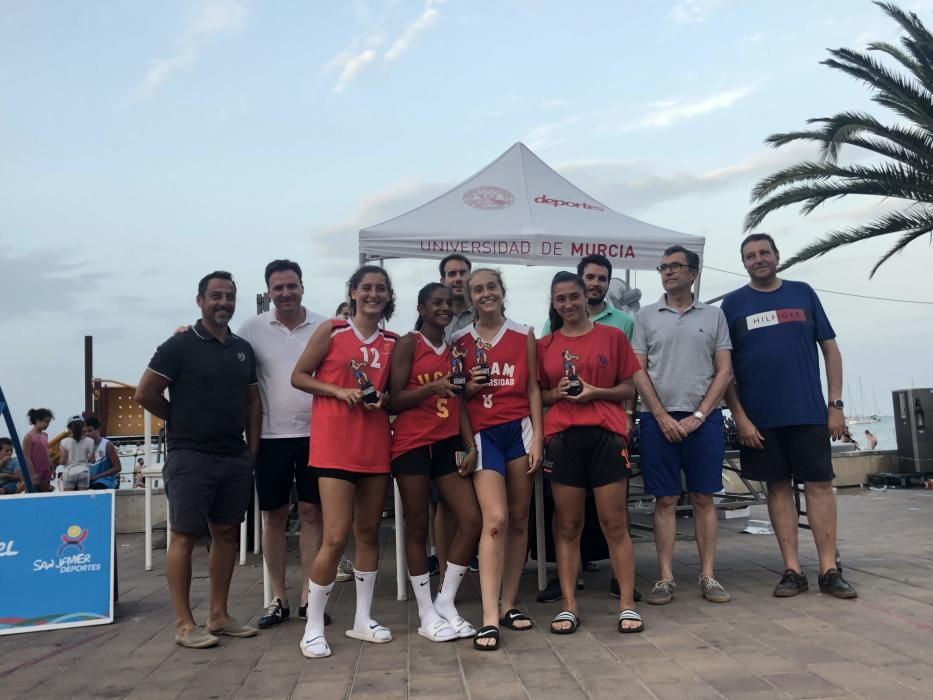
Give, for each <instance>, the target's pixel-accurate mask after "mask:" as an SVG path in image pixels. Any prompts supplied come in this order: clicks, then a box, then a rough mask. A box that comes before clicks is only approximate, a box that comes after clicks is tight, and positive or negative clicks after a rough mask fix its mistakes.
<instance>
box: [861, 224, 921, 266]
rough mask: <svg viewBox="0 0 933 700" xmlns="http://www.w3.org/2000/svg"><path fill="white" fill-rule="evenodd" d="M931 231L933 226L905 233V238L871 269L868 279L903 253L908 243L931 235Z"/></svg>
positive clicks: (901, 238) (899, 240)
mask: <svg viewBox="0 0 933 700" xmlns="http://www.w3.org/2000/svg"><path fill="white" fill-rule="evenodd" d="M931 231H933V225H931V226H927V227H925V228H922V229H918V230H916V231H910V232H909V233H905V234H904V235H903V236H901V237H900V238H899V239H897V243H895V244H894V245H893V246H892V247H891V249H890V250H889V251H888V252H887V253H885V254H884V255H882V256H881V259H879V260H878V262H876V263H875V266H874V267H873V268H871V272H869V273H868V278H869V279H871V278H872V277H874V276H875V273H876V272H878V268H879V267H881V266H882V265H884V263H886V262H887V261H888V260H890V259H891V257H892V256H893V255H894V254H895V253H900V252H901V251H903V250H904V248H906V247H907V244H908V243H910V242H912V241H914V240H916V239H917V238H920V236H923V235H925V234H927V233H930V232H931Z"/></svg>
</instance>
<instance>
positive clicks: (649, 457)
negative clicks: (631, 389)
mask: <svg viewBox="0 0 933 700" xmlns="http://www.w3.org/2000/svg"><path fill="white" fill-rule="evenodd" d="M658 272H659V273H661V283H662V285H663V286H664V295H663V296H662V297H661V299H660V300H659V301H657V302H656V303H654V304H650V305H648V306H646V307H645V308H643V309H642V310H641V311H639V312H638V314H637V315H636V316H635V335H634V337H633V338H632V349H633V350H634V351H635V356H636V357H637V358H638V360H639V362H641V366H642V371H640V372H638V373H636V374H635V386H636V387H638V393H639V394H640V395H641V398H642V402H643V403H644V404H645V407H646V408H647V409H648V410H647V411H645V412H643V413H642V414H641V418H640V438H641V467H642V474H643V476H644V479H645V492H646V493H650V494H651V495H652V496H654V497H655V510H654V541H655V548H656V549H657V552H658V568H659V570H660V576H659V578H658V581H657V582H656V583H655V584H654V587H653V588H652V589H651V592H650V593H649V594H648V595H647V596H646V598H645V599H646V600H647V602H649V603H652V604H654V605H663V604H664V603H669V602H670V601H671V599H672V598H673V597H674V590H675V589H676V587H677V584H676V583H675V582H674V570H673V560H674V534H675V531H676V524H675V507H676V506H677V501H678V499H679V498H680V483H681V481H680V479H681V477H680V474H681V471H683V473H684V475H685V478H686V484H687V492H688V494H689V495H690V502H691V503H692V504H693V525H694V529H695V531H696V541H697V550H698V552H699V555H700V579H699V585H700V591H701V594H702V595H703V597H704V598H706V599H707V600H709V601H710V602H714V603H726V602H728V601H729V594H728V593H727V592H726V590H725V588H723V586H722V584H720V583H719V581H717V580H716V578H715V576H714V573H715V572H714V570H713V566H714V561H715V557H716V534H717V522H716V511H715V509H714V507H713V494H714V493H717V492H718V491H720V490H722V460H723V457H724V455H725V439H724V436H723V431H722V411H721V410H720V409H719V404H720V402H721V400H722V397H723V394H724V393H725V391H726V385H727V384H728V383H729V382H730V381H731V380H732V353H731V350H732V341H731V340H730V339H729V327H728V324H727V323H726V317H725V316H724V315H723V313H722V311H720V310H719V309H718V308H716V307H715V306H709V305H708V304H703V303H702V302H700V301H699V299H696V298H695V297H694V295H693V293H692V291H691V290H692V287H693V283H694V281H695V280H696V278H697V275H698V274H699V272H700V256H699V255H697V254H696V253H694V252H692V251H689V250H687V249H686V248H683V247H682V246H671V247H670V248H668V249H667V250H665V251H664V256H663V257H662V258H661V264H660V265H658Z"/></svg>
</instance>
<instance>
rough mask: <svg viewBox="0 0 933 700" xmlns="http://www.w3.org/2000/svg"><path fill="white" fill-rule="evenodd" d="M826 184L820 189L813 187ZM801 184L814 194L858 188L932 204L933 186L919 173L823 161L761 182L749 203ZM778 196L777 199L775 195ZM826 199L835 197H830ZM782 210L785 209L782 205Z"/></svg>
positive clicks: (883, 165) (893, 166)
mask: <svg viewBox="0 0 933 700" xmlns="http://www.w3.org/2000/svg"><path fill="white" fill-rule="evenodd" d="M831 178H835V179H833V180H832V181H831V182H826V183H825V184H824V185H816V184H814V183H820V182H824V181H826V180H830V179H831ZM797 183H805V184H804V185H803V188H805V189H806V188H809V191H812V192H816V191H817V190H819V189H820V187H822V188H825V189H827V190H830V189H832V190H839V189H843V190H845V189H846V188H859V189H860V193H861V194H875V195H878V196H881V197H903V198H910V199H914V198H916V199H919V200H920V201H925V202H926V201H929V202H933V182H931V181H930V178H929V176H928V175H927V174H926V173H923V172H917V171H916V170H915V169H913V168H908V167H904V166H902V165H898V164H894V163H877V164H871V165H861V164H858V163H854V164H852V165H847V166H841V165H835V164H833V163H827V162H825V161H821V162H813V161H808V162H804V163H798V164H797V165H791V166H789V167H787V168H784V169H783V170H779V171H778V172H776V173H773V174H772V175H769V176H768V177H766V178H764V179H763V180H761V181H760V182H759V183H758V184H757V185H756V186H755V187H754V189H753V190H752V201H761V200H762V199H764V198H765V197H767V196H769V195H771V194H772V193H774V192H775V191H776V190H778V189H780V188H781V187H790V186H791V185H794V184H797ZM872 188H873V191H870V192H869V191H868V190H870V189H872ZM778 196H779V195H778ZM830 196H836V195H835V194H834V195H830ZM782 206H786V205H782Z"/></svg>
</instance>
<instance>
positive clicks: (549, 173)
mask: <svg viewBox="0 0 933 700" xmlns="http://www.w3.org/2000/svg"><path fill="white" fill-rule="evenodd" d="M675 244H679V245H682V246H684V247H685V248H687V249H688V250H692V251H695V252H696V253H697V254H699V255H701V256H702V254H703V244H704V239H703V238H702V237H701V236H692V235H689V234H686V233H680V232H678V231H671V230H669V229H665V228H661V227H660V226H655V225H653V224H649V223H646V222H644V221H639V220H638V219H634V218H632V217H630V216H626V215H625V214H620V213H619V212H617V211H614V210H612V209H611V208H610V207H608V206H606V205H605V204H603V203H601V202H599V201H598V200H596V199H594V198H593V197H591V196H590V195H588V194H587V193H586V192H584V191H583V190H581V189H579V188H578V187H576V186H575V185H573V184H572V183H571V182H570V181H568V180H567V179H565V178H563V177H562V176H561V175H559V174H558V173H557V172H555V171H554V170H553V169H551V168H550V167H549V166H548V165H547V164H546V163H545V162H544V161H542V160H541V159H540V158H538V156H536V155H535V154H534V153H532V152H531V150H530V149H529V148H528V147H527V146H525V144H523V143H516V144H515V145H514V146H512V147H511V148H510V149H509V150H507V151H506V152H505V153H503V154H502V155H501V156H499V157H498V158H497V159H496V160H494V161H493V162H492V163H490V164H489V165H487V166H486V167H485V168H483V169H482V170H480V171H479V172H478V173H476V174H475V175H473V176H472V177H470V178H469V179H467V180H465V181H464V182H461V183H460V184H459V185H457V186H456V187H454V188H453V189H452V190H450V191H449V192H446V193H444V194H442V195H440V196H439V197H437V198H435V199H432V200H431V201H429V202H427V203H426V204H423V205H421V206H420V207H417V208H416V209H412V210H411V211H409V212H407V213H405V214H402V215H400V216H397V217H395V218H394V219H389V220H388V221H384V222H382V223H381V224H376V225H375V226H370V227H369V228H364V229H362V230H361V231H360V235H359V245H360V254H361V255H363V256H365V257H366V258H367V259H374V258H441V257H443V256H445V255H448V254H450V253H463V254H464V255H466V256H467V257H469V258H470V259H471V260H472V261H474V262H476V261H480V262H488V263H517V264H523V265H557V266H566V265H572V264H576V262H577V260H579V259H580V258H581V257H583V256H584V255H589V254H592V253H600V254H602V255H605V256H606V257H607V258H609V260H610V261H611V262H612V264H613V267H618V268H623V269H649V268H654V266H655V265H657V264H658V260H659V259H660V258H661V253H662V252H663V250H664V249H665V248H667V247H668V246H671V245H675Z"/></svg>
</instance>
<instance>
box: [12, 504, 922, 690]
mask: <svg viewBox="0 0 933 700" xmlns="http://www.w3.org/2000/svg"><path fill="white" fill-rule="evenodd" d="M839 505H840V533H841V536H840V550H841V552H842V556H843V564H844V566H845V567H846V572H847V576H848V578H849V579H850V581H852V582H853V583H854V584H855V585H856V586H857V587H858V589H859V593H860V598H859V599H858V600H856V601H841V600H835V599H832V598H829V597H828V596H824V595H821V594H819V593H818V592H817V591H818V589H817V587H816V581H815V572H814V563H815V560H814V556H815V552H814V549H813V545H812V540H811V539H810V537H809V535H808V534H806V533H802V537H801V543H802V544H801V551H802V553H803V555H804V561H805V566H807V567H808V569H809V571H810V581H811V590H810V592H809V593H808V594H805V595H802V596H798V597H797V598H792V599H787V600H779V599H776V598H773V597H771V595H770V591H771V588H772V587H773V585H774V583H775V582H776V581H777V578H778V575H779V571H778V570H779V568H780V565H779V560H778V552H777V545H776V543H775V541H774V538H773V537H772V536H753V535H745V534H739V533H738V530H739V529H740V528H741V527H742V525H743V524H744V521H727V522H721V525H722V527H721V538H720V545H719V570H718V576H719V578H720V579H721V580H722V581H723V583H724V584H725V585H726V586H727V588H728V589H729V591H730V592H731V593H732V596H733V600H732V602H731V603H729V604H727V605H714V604H711V603H706V602H704V601H703V600H701V599H700V597H699V594H698V592H697V591H696V589H695V588H694V586H693V581H694V580H695V576H696V553H695V548H694V545H693V543H692V542H683V541H681V542H678V547H677V559H678V561H677V564H676V570H677V574H678V579H679V582H680V588H679V589H678V596H677V598H676V599H675V601H674V602H673V603H672V604H670V605H667V606H663V607H651V606H647V605H643V606H642V607H641V610H642V612H643V614H644V615H645V619H646V625H647V630H646V631H645V632H644V633H643V634H640V635H620V634H618V633H617V632H616V631H615V628H614V617H613V612H614V610H615V609H616V601H614V600H612V599H610V598H609V597H608V596H607V595H606V590H607V575H608V574H607V566H608V564H604V566H603V570H602V571H600V572H599V573H591V574H587V575H586V591H585V593H584V594H583V595H582V598H581V600H580V603H581V616H582V618H583V626H582V627H581V628H580V630H579V631H578V632H577V634H575V635H572V636H557V635H552V634H548V632H547V622H548V620H549V619H550V616H551V615H553V614H554V613H555V612H557V610H558V604H557V603H555V604H552V605H540V604H538V603H536V602H534V588H535V577H534V576H533V575H532V573H531V569H530V568H529V573H528V575H527V576H526V577H525V578H524V580H523V583H522V594H523V605H524V606H525V607H526V608H527V609H528V611H529V612H530V613H531V615H532V616H533V617H534V620H535V623H536V628H535V629H534V630H533V631H531V632H523V633H518V632H509V631H505V632H504V633H503V649H502V651H500V652H498V653H479V652H476V651H474V650H473V649H472V648H471V646H470V643H469V642H468V641H463V642H457V643H448V644H432V643H430V642H428V641H426V640H424V639H422V638H421V637H419V636H418V635H417V633H416V631H415V630H416V628H417V608H416V606H415V604H414V602H413V601H409V602H407V603H398V602H396V601H395V595H394V583H395V577H394V575H393V574H394V561H393V559H392V556H393V549H392V537H391V531H390V530H389V529H388V528H386V529H384V532H383V535H384V542H385V547H384V551H385V560H384V562H383V564H382V574H383V575H382V576H381V578H380V580H379V583H378V587H377V600H376V603H375V605H374V610H375V612H376V615H377V618H378V619H379V620H380V621H381V622H383V623H384V624H387V625H388V626H389V627H391V628H392V632H393V634H394V636H395V639H394V641H393V642H392V643H390V644H384V645H368V644H361V643H360V642H354V641H351V640H349V639H347V638H345V637H344V636H343V635H342V630H343V629H344V625H345V624H346V623H347V621H349V620H352V617H353V604H354V603H353V599H354V595H353V584H352V583H344V584H337V587H336V589H335V595H334V596H333V601H332V610H331V614H332V615H333V617H334V624H333V626H331V627H329V628H328V633H329V635H328V636H329V640H330V643H331V646H332V648H333V650H334V654H333V656H332V657H330V658H328V659H322V660H306V659H304V658H303V657H302V656H301V655H300V653H299V651H298V639H299V637H300V635H301V631H302V626H301V623H300V622H298V621H296V620H290V621H289V622H287V623H286V624H284V625H282V626H281V627H280V628H278V629H275V630H273V631H266V632H262V633H261V634H260V636H259V637H258V638H253V639H242V640H238V639H225V640H223V642H222V645H221V646H220V647H218V648H216V649H212V650H205V651H191V650H184V649H180V648H178V647H176V646H175V645H174V644H173V641H172V637H173V629H172V614H171V612H170V609H169V605H168V593H167V590H166V587H165V581H164V576H163V574H162V573H161V567H162V562H163V556H164V551H157V552H156V554H155V570H153V571H152V572H149V573H146V572H144V571H143V566H142V538H141V537H135V536H134V537H121V538H120V542H119V546H120V578H121V602H120V603H119V605H118V607H117V612H118V616H119V619H118V621H117V622H116V623H115V624H114V625H110V626H101V627H89V628H83V629H78V630H66V631H53V632H40V633H33V634H21V635H13V636H9V637H2V638H0V697H3V698H13V697H29V698H85V697H94V698H101V697H107V698H122V697H129V698H134V699H139V700H142V699H153V700H155V699H156V698H159V699H161V698H198V699H202V698H228V697H229V698H234V697H235V698H309V699H313V700H327V699H328V698H346V697H350V698H353V699H354V700H363V699H366V698H408V697H412V698H414V697H424V698H438V699H442V700H443V699H447V698H474V699H481V698H496V699H503V700H504V699H507V698H541V699H546V698H559V700H572V699H573V698H585V697H592V698H661V699H666V698H676V699H680V698H691V699H692V698H697V699H699V698H734V699H736V700H739V699H744V698H747V699H749V700H751V699H752V698H786V697H791V698H835V697H864V698H895V699H896V700H908V699H909V698H915V697H916V698H920V697H933V493H930V492H926V491H897V492H893V491H892V492H886V493H879V492H872V491H864V492H861V493H856V494H846V495H841V496H840V499H839ZM761 510H762V511H763V509H761ZM758 517H767V516H766V515H764V514H763V513H762V514H759V515H758ZM681 523H682V524H681V527H682V528H685V529H688V530H689V528H690V521H689V520H684V521H681ZM636 555H637V558H638V571H639V580H638V585H639V588H640V589H641V590H642V591H645V590H647V588H648V587H649V586H650V578H651V577H652V575H653V573H654V571H655V566H654V548H653V546H652V544H651V543H650V542H646V543H641V544H638V545H636ZM206 575H207V572H206V557H205V550H204V548H203V547H199V549H198V554H197V559H196V562H195V580H194V583H193V585H192V601H193V603H194V604H195V606H196V615H197V616H198V618H199V619H200V620H202V621H203V619H204V616H205V610H206V591H207V579H206ZM296 581H297V568H295V567H292V569H291V570H290V578H289V582H290V585H291V586H292V590H294V587H295V585H296ZM461 590H462V593H461V599H462V604H461V612H462V613H463V614H464V616H465V617H467V618H468V619H470V620H473V621H476V622H478V621H479V619H480V614H479V590H478V579H477V578H476V576H475V575H472V574H471V575H470V576H469V580H468V581H466V582H465V583H464V585H463V587H462V589H461ZM10 593H11V592H10V591H5V593H4V595H8V594H10ZM63 594H67V593H66V592H64V591H63ZM261 597H262V580H261V568H260V567H259V566H257V562H256V561H255V558H252V557H251V561H250V564H249V565H248V566H246V567H238V569H237V571H236V573H235V575H234V583H233V591H232V606H231V608H232V612H233V614H234V615H236V616H237V617H239V618H241V619H243V620H247V619H252V620H255V618H256V616H257V614H258V613H259V612H260V607H261V600H260V599H261ZM294 606H295V603H294V602H293V610H294Z"/></svg>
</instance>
